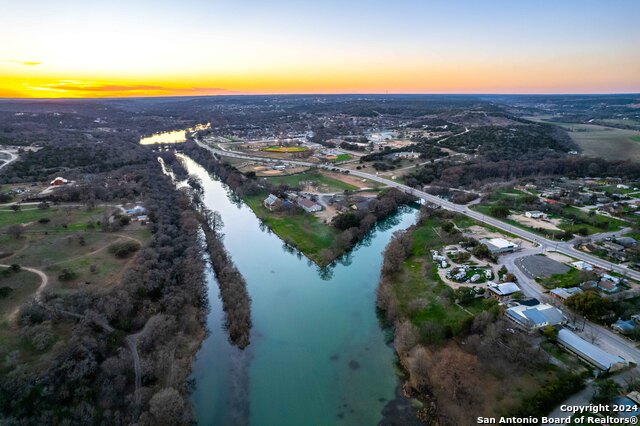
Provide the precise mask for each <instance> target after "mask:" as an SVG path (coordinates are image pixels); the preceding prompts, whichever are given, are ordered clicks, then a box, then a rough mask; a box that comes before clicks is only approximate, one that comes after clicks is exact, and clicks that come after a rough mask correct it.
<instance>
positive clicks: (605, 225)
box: [472, 203, 629, 238]
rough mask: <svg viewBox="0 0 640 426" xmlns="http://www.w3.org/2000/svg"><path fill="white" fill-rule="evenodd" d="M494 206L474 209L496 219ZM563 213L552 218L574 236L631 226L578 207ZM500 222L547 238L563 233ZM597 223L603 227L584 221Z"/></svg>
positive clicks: (505, 220) (507, 221)
mask: <svg viewBox="0 0 640 426" xmlns="http://www.w3.org/2000/svg"><path fill="white" fill-rule="evenodd" d="M492 205H493V203H491V204H476V205H475V206H473V207H472V209H473V210H476V211H478V212H480V213H482V214H485V215H487V216H492V217H495V216H493V215H492V214H491V206H492ZM563 212H564V214H563V215H562V216H561V217H557V216H553V215H552V216H551V217H552V218H559V219H562V221H561V222H560V224H559V225H558V227H559V228H560V229H561V230H562V231H567V232H571V233H573V234H580V232H581V231H582V230H583V229H586V230H587V235H593V234H598V233H602V232H610V231H616V230H618V229H620V228H624V227H626V226H629V224H628V223H627V222H625V221H623V220H620V219H616V218H611V217H606V216H602V215H595V216H592V217H590V216H589V214H588V213H585V212H583V211H582V210H580V209H578V208H577V207H573V206H566V207H564V208H563ZM570 216H574V217H576V219H577V220H573V221H572V219H570ZM498 219H500V220H502V221H503V222H505V223H508V224H510V225H513V226H515V227H518V228H521V229H526V230H528V231H531V232H534V233H536V234H538V235H541V236H545V237H548V238H557V237H558V235H559V234H560V233H561V232H560V231H552V230H542V229H537V228H532V227H529V226H527V225H524V224H522V223H520V222H518V221H515V220H512V219H508V218H498ZM583 220H584V221H595V223H597V224H601V226H595V225H593V224H588V223H583V222H582V221H583Z"/></svg>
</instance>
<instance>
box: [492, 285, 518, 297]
mask: <svg viewBox="0 0 640 426" xmlns="http://www.w3.org/2000/svg"><path fill="white" fill-rule="evenodd" d="M519 291H520V287H518V286H517V284H516V283H502V284H496V283H494V282H490V283H489V294H490V295H491V296H492V297H494V298H496V299H498V300H502V299H504V298H505V297H509V296H511V295H512V294H514V293H518V292H519Z"/></svg>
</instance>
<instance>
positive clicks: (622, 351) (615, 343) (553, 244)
mask: <svg viewBox="0 0 640 426" xmlns="http://www.w3.org/2000/svg"><path fill="white" fill-rule="evenodd" d="M198 144H199V145H200V146H201V147H203V148H205V149H207V150H209V151H211V152H213V153H214V154H217V155H219V156H226V157H232V158H243V159H248V160H253V161H263V162H274V163H287V164H294V165H300V166H307V167H319V168H323V169H327V170H337V171H340V172H344V171H348V172H349V174H350V175H353V176H358V177H362V178H364V179H369V180H372V181H375V182H380V183H383V184H385V185H387V186H390V187H393V188H397V189H399V190H401V191H403V192H405V193H407V194H411V195H413V196H415V197H418V198H421V199H423V200H425V201H427V202H429V203H433V204H436V205H439V206H441V207H442V208H444V209H447V210H452V211H455V212H458V213H461V214H464V215H466V216H469V217H471V218H473V219H476V220H478V221H480V222H483V223H486V224H488V225H491V226H493V227H495V228H498V229H501V230H503V231H506V232H508V233H511V234H514V235H516V236H518V237H520V238H523V239H526V240H529V241H532V242H535V243H537V244H538V247H535V248H531V249H524V250H520V251H519V252H517V253H513V254H510V255H506V256H503V257H502V258H501V261H502V262H504V263H505V265H506V266H507V268H508V269H509V271H511V272H512V273H514V274H515V275H516V277H517V278H518V285H519V286H520V288H521V289H522V292H523V293H524V294H526V295H527V296H531V297H536V298H538V299H539V298H541V297H542V296H543V295H544V289H543V288H542V287H540V286H539V285H538V284H537V283H536V282H535V281H533V280H531V279H530V278H528V277H527V276H526V275H525V274H524V273H523V272H522V271H521V270H520V268H518V267H517V265H516V263H515V261H516V259H518V258H520V257H524V256H529V255H532V254H538V253H543V252H545V251H548V250H553V251H557V252H559V253H562V254H565V255H568V256H571V257H574V258H577V259H580V260H583V261H585V262H589V263H591V264H592V265H596V266H598V267H600V268H603V269H609V270H614V271H616V272H619V273H622V274H624V275H626V276H628V277H630V278H633V279H635V280H640V272H638V271H634V270H631V269H629V268H627V267H626V266H623V265H614V264H611V263H610V262H607V261H605V260H602V259H599V258H597V257H595V256H591V255H589V254H587V253H584V252H581V251H578V250H576V249H574V248H573V243H572V242H558V241H551V240H549V239H547V238H544V237H541V236H539V235H537V234H534V233H533V232H530V231H527V230H525V229H522V228H518V227H515V226H512V225H510V224H508V223H505V222H502V221H501V220H498V219H495V218H492V217H489V216H486V215H484V214H482V213H479V212H477V211H474V210H471V209H469V207H467V206H460V205H457V204H454V203H452V202H450V201H447V200H443V199H442V198H439V197H436V196H435V195H431V194H427V193H426V192H423V191H419V190H417V189H414V188H411V187H409V186H406V185H403V184H401V183H398V182H394V181H392V180H389V179H385V178H382V177H380V176H377V175H374V174H371V173H366V172H363V171H361V170H347V169H342V168H340V167H335V166H333V165H325V164H321V165H318V164H314V163H308V162H305V161H297V160H286V161H282V160H276V159H269V158H266V159H265V158H264V157H256V156H249V155H245V154H244V153H238V152H232V151H223V150H220V149H215V148H212V147H210V146H208V145H205V144H203V143H201V142H198ZM616 233H617V234H620V231H618V232H616ZM609 234H612V233H609ZM590 334H594V335H595V336H597V337H596V343H597V344H598V345H599V346H602V348H603V349H605V350H607V351H609V352H612V353H615V354H619V355H620V356H622V357H624V358H625V359H627V360H629V361H634V362H636V363H638V364H640V351H639V350H638V349H636V348H635V346H634V345H633V344H632V342H630V341H628V340H626V339H625V338H623V337H621V336H619V335H617V334H615V333H613V332H611V331H610V330H608V329H606V328H604V327H601V326H599V325H595V324H590V323H587V324H585V330H584V332H583V336H584V335H590Z"/></svg>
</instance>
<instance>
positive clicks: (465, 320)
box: [376, 207, 583, 425]
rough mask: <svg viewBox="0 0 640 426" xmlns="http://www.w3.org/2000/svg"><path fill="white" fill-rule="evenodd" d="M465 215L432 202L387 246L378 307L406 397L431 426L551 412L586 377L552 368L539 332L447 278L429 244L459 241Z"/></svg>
mask: <svg viewBox="0 0 640 426" xmlns="http://www.w3.org/2000/svg"><path fill="white" fill-rule="evenodd" d="M464 220H466V219H465V218H463V217H461V216H460V215H457V214H455V213H452V212H446V211H442V210H433V209H429V208H426V207H423V208H422V210H421V212H420V216H419V219H418V221H417V223H416V225H413V226H411V227H410V228H408V229H407V230H405V231H402V232H398V233H396V234H395V235H394V237H393V238H392V240H391V241H390V242H389V244H388V246H387V248H386V249H385V252H384V260H383V266H382V271H381V278H380V282H379V284H378V289H377V300H376V305H377V308H378V309H379V311H380V313H381V316H382V318H383V321H385V322H386V324H388V325H390V326H391V327H392V328H393V330H394V338H393V345H394V349H395V351H396V354H397V356H398V364H399V370H401V378H402V380H403V381H404V384H403V386H402V392H403V395H404V396H405V397H407V398H412V399H414V401H416V400H417V401H416V402H415V405H416V406H418V407H419V408H418V409H417V412H416V416H417V417H418V419H419V420H420V421H422V422H424V423H425V424H459V425H466V424H475V417H476V416H486V417H492V416H500V415H505V416H535V417H539V416H543V415H546V414H548V412H549V411H551V409H552V408H553V407H554V406H555V404H556V403H557V402H558V401H561V400H563V399H564V398H566V397H567V396H569V395H571V394H573V393H575V392H577V391H578V390H579V389H581V388H582V386H583V378H582V376H580V375H578V374H576V373H573V372H569V371H565V370H562V369H560V368H559V367H557V366H555V365H553V364H551V363H550V362H549V355H548V354H547V353H546V352H545V351H543V350H542V349H541V348H540V347H539V346H538V345H535V344H533V343H532V337H531V336H528V335H525V334H523V333H511V332H510V331H509V327H510V325H509V324H508V323H506V322H505V320H504V319H502V316H501V315H500V314H501V307H500V306H499V305H498V303H497V302H496V301H495V300H494V299H491V298H484V297H482V296H480V295H476V294H474V292H470V291H468V289H467V288H464V287H463V288H460V289H457V290H453V289H451V288H450V287H448V286H447V285H445V284H444V283H443V282H442V281H441V280H440V278H439V276H438V274H437V268H438V267H437V265H435V264H434V262H433V261H432V260H431V257H430V250H438V249H441V248H442V247H443V246H446V245H449V244H452V243H455V242H457V241H459V240H460V238H461V234H460V231H459V230H458V229H457V228H458V227H459V226H463V221H464ZM450 224H454V225H455V226H451V225H450ZM470 413H473V414H472V415H471V414H470ZM470 416H472V418H471V417H470Z"/></svg>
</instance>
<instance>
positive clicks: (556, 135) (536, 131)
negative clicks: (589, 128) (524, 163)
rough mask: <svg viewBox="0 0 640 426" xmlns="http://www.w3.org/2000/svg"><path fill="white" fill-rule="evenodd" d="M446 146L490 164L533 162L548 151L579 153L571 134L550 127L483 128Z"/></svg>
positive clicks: (463, 134)
mask: <svg viewBox="0 0 640 426" xmlns="http://www.w3.org/2000/svg"><path fill="white" fill-rule="evenodd" d="M442 146H444V147H447V148H450V149H452V150H454V151H456V152H463V153H467V154H480V155H481V156H482V157H483V158H484V159H485V160H486V161H499V160H516V159H524V158H527V157H529V158H533V156H535V155H541V154H544V153H545V152H548V151H561V152H567V151H571V150H577V149H578V148H577V146H576V145H575V144H574V143H573V142H572V141H571V138H570V137H569V136H568V135H567V132H566V131H564V130H563V129H561V128H559V127H557V126H552V125H549V124H528V125H517V126H508V127H505V126H481V127H475V128H472V129H470V130H469V131H468V132H466V133H462V134H459V135H456V136H452V137H450V138H448V139H447V140H446V141H443V142H442Z"/></svg>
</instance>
